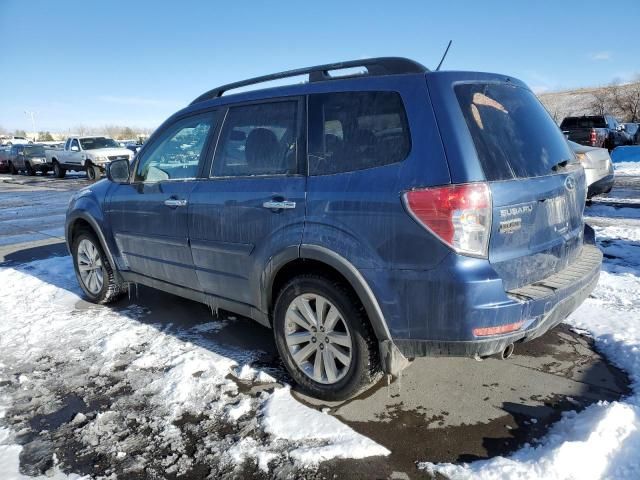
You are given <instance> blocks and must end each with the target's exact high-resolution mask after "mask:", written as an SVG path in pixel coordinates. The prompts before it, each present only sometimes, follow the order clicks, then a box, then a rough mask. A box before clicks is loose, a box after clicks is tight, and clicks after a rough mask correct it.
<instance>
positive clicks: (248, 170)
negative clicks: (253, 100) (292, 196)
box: [213, 101, 298, 177]
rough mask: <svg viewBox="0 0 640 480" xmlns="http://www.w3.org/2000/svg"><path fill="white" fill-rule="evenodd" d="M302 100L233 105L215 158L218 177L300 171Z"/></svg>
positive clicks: (280, 173)
mask: <svg viewBox="0 0 640 480" xmlns="http://www.w3.org/2000/svg"><path fill="white" fill-rule="evenodd" d="M297 115H298V102H297V101H282V102H273V103H261V104H258V105H246V106H239V107H232V108H230V109H229V111H228V113H227V116H226V118H225V121H224V125H223V127H222V131H221V133H220V140H219V141H218V146H217V147H216V155H215V158H214V161H213V175H214V176H216V177H237V176H239V177H246V176H253V175H286V174H290V173H296V172H297V145H298V143H297V139H298V138H297V137H298V135H297V131H298V129H297V125H298V120H297Z"/></svg>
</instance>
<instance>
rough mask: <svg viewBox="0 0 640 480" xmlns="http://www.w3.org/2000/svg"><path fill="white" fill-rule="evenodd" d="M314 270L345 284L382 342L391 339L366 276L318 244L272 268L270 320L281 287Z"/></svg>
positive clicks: (303, 248) (267, 292)
mask: <svg viewBox="0 0 640 480" xmlns="http://www.w3.org/2000/svg"><path fill="white" fill-rule="evenodd" d="M310 271H314V272H318V273H321V274H324V275H326V276H328V277H330V278H336V279H338V280H341V281H343V282H344V283H345V284H346V285H347V286H348V287H349V288H351V289H352V290H353V292H354V293H355V295H356V296H357V297H358V299H359V300H360V302H361V303H362V306H363V307H364V309H365V311H366V313H367V317H368V318H369V322H370V324H371V327H372V329H373V331H374V333H375V335H376V338H377V339H378V341H379V342H383V341H385V340H391V335H390V333H389V328H388V326H387V322H386V320H385V318H384V314H383V313H382V310H381V309H380V305H379V304H378V300H377V299H376V297H375V295H374V293H373V291H372V290H371V288H370V287H369V284H368V283H367V281H366V280H365V278H364V277H363V276H362V274H361V273H360V272H359V271H358V269H357V268H356V267H354V266H353V265H352V264H351V262H349V261H348V260H347V259H346V258H344V257H342V256H341V255H339V254H337V253H335V252H334V251H332V250H329V249H328V248H325V247H321V246H318V245H301V246H300V253H299V256H297V257H296V258H290V257H289V258H287V259H286V260H284V261H283V262H281V263H280V264H279V265H278V266H277V267H276V268H273V269H272V272H273V273H272V275H271V276H270V278H269V280H268V282H267V283H266V285H265V287H266V288H265V300H266V305H265V306H266V309H267V311H268V313H269V317H270V318H271V313H272V311H273V306H274V303H275V296H276V295H277V294H278V291H279V290H280V288H281V287H282V286H283V285H284V284H285V283H286V282H287V280H288V279H290V278H292V277H293V276H295V275H296V274H298V273H308V272H310Z"/></svg>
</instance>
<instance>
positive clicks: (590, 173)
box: [569, 140, 614, 198]
mask: <svg viewBox="0 0 640 480" xmlns="http://www.w3.org/2000/svg"><path fill="white" fill-rule="evenodd" d="M569 145H570V146H571V149H572V150H573V152H574V153H575V154H576V157H578V160H579V161H580V163H581V164H582V167H583V168H584V172H585V180H586V182H587V198H591V197H593V196H595V195H600V194H603V193H609V192H610V191H611V188H612V187H613V182H614V174H613V162H612V161H611V156H610V155H609V151H608V150H607V149H606V148H598V147H586V146H584V145H580V144H578V143H575V142H572V141H571V140H569Z"/></svg>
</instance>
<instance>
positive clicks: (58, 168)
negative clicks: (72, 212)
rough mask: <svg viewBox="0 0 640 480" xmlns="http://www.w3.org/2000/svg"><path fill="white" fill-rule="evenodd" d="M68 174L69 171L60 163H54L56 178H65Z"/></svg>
mask: <svg viewBox="0 0 640 480" xmlns="http://www.w3.org/2000/svg"><path fill="white" fill-rule="evenodd" d="M66 174H67V171H66V170H65V169H64V168H62V167H61V166H60V164H59V163H58V162H53V175H54V176H55V177H56V178H64V176H65V175H66Z"/></svg>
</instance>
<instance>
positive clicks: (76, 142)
mask: <svg viewBox="0 0 640 480" xmlns="http://www.w3.org/2000/svg"><path fill="white" fill-rule="evenodd" d="M73 147H76V148H77V149H78V150H80V143H79V142H78V139H77V138H74V139H73V140H71V148H73Z"/></svg>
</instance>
